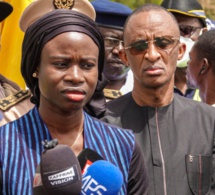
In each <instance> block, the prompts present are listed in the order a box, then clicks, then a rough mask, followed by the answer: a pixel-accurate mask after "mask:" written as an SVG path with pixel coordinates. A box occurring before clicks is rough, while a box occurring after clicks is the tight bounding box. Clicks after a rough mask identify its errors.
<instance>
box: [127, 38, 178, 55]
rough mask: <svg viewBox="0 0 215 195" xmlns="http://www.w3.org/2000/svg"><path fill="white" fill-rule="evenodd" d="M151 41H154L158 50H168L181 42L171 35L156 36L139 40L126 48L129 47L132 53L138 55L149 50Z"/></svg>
mask: <svg viewBox="0 0 215 195" xmlns="http://www.w3.org/2000/svg"><path fill="white" fill-rule="evenodd" d="M150 42H152V43H154V45H155V47H156V48H157V49H158V50H160V51H166V50H170V49H172V48H173V47H174V46H175V45H176V43H177V42H179V39H178V38H173V37H169V36H164V37H155V38H154V39H153V40H139V41H137V42H134V43H131V44H130V45H129V46H127V47H125V48H124V49H128V50H129V52H130V54H131V55H138V54H140V53H142V52H145V51H147V49H148V48H149V43H150Z"/></svg>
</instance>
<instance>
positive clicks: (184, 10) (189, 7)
mask: <svg viewBox="0 0 215 195" xmlns="http://www.w3.org/2000/svg"><path fill="white" fill-rule="evenodd" d="M161 6H162V7H164V8H166V9H167V10H168V11H169V12H172V13H178V14H183V15H186V16H190V17H195V18H199V19H200V21H201V22H202V24H203V26H204V27H206V22H205V19H206V16H205V12H204V10H203V8H202V6H201V4H200V3H199V2H198V1H196V0H164V1H163V2H162V3H161Z"/></svg>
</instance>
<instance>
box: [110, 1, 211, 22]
mask: <svg viewBox="0 0 215 195" xmlns="http://www.w3.org/2000/svg"><path fill="white" fill-rule="evenodd" d="M112 1H115V2H119V3H123V4H125V5H128V6H129V7H130V8H131V9H135V8H137V7H138V6H140V5H142V4H145V3H155V4H161V2H162V1H163V0H129V1H128V0H112ZM188 1H189V0H188ZM198 2H199V3H200V4H201V5H202V7H203V8H204V11H205V13H206V16H207V17H208V18H211V19H213V20H215V0H198Z"/></svg>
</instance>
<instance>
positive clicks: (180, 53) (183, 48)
mask: <svg viewBox="0 0 215 195" xmlns="http://www.w3.org/2000/svg"><path fill="white" fill-rule="evenodd" d="M185 51H186V44H185V43H180V46H179V51H178V60H181V59H182V58H183V56H184V54H185Z"/></svg>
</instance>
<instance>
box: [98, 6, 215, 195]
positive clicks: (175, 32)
mask: <svg viewBox="0 0 215 195" xmlns="http://www.w3.org/2000/svg"><path fill="white" fill-rule="evenodd" d="M179 39H180V31H179V28H178V24H177V21H176V20H175V18H174V16H173V15H172V14H171V13H170V12H168V11H167V10H166V9H164V8H163V7H161V6H158V5H154V4H146V5H143V6H141V7H139V8H137V9H136V10H135V11H134V12H133V13H132V14H131V15H130V16H129V17H128V19H127V20H126V22H125V26H124V34H123V41H124V49H123V50H121V52H120V57H121V59H122V60H123V62H124V63H125V64H127V65H129V66H130V68H131V70H132V72H133V75H134V88H133V90H132V92H131V93H128V94H126V95H124V96H122V97H119V98H118V99H116V100H112V101H110V102H108V104H107V111H106V116H105V117H104V118H103V119H102V120H104V121H105V122H108V123H111V124H114V125H118V126H120V127H123V128H130V129H132V130H133V131H134V132H135V136H136V139H137V141H138V142H139V144H140V145H141V149H142V153H143V155H144V159H145V162H146V166H147V170H148V176H149V185H150V188H149V195H176V194H177V195H193V194H215V188H214V187H215V167H214V164H215V162H214V159H213V158H214V157H215V154H214V153H215V152H214V149H213V148H214V136H215V109H214V108H212V107H211V106H209V105H206V104H203V103H200V102H197V101H193V100H191V99H188V98H185V97H183V96H180V95H178V94H174V92H173V88H174V74H175V69H176V64H177V61H178V60H180V59H181V58H182V57H183V54H184V50H185V45H184V43H181V42H180V41H179Z"/></svg>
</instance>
